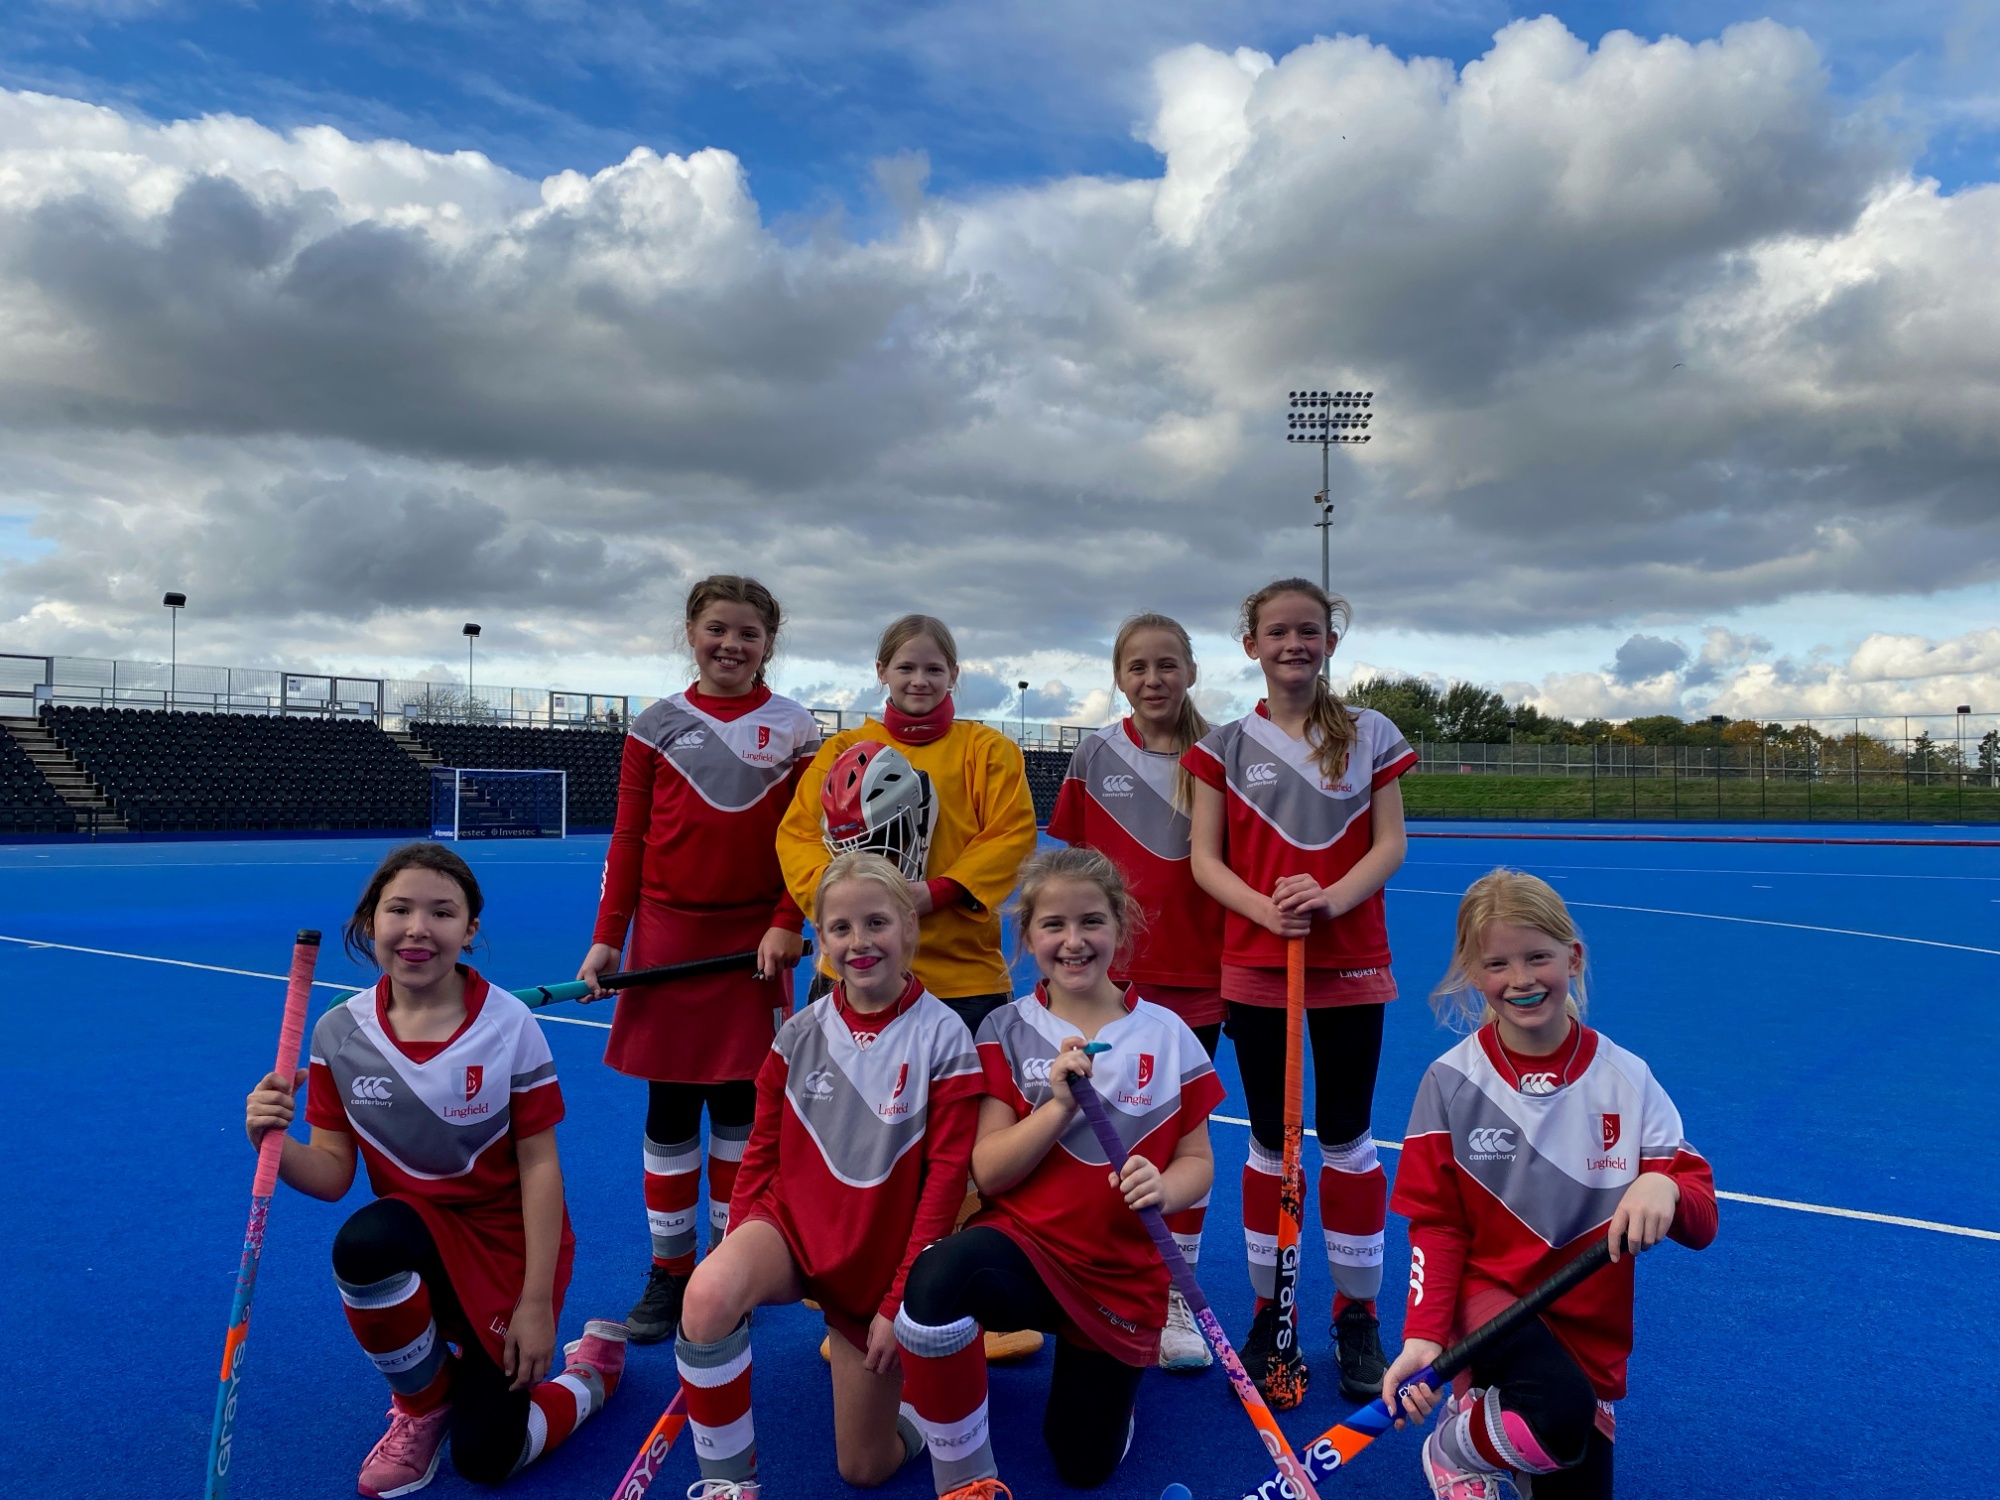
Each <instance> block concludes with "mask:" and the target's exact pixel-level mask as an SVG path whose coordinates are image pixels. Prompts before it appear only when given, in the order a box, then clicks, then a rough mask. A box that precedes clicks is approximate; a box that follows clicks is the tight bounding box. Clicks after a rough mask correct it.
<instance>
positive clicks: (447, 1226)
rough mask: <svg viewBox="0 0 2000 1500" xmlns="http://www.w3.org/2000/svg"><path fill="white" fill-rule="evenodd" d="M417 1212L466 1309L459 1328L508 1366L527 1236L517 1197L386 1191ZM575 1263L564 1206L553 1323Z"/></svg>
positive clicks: (559, 1317) (558, 1316) (502, 1365)
mask: <svg viewBox="0 0 2000 1500" xmlns="http://www.w3.org/2000/svg"><path fill="white" fill-rule="evenodd" d="M383 1196H385V1197H389V1198H396V1199H400V1200H401V1201H402V1202H404V1203H407V1204H409V1205H410V1207H412V1208H414V1209H415V1210H416V1211H417V1217H418V1218H420V1219H422V1220H423V1221H424V1228H426V1229H428V1230H429V1231H430V1232H431V1241H432V1243H434V1244H435V1245H436V1246H437V1249H438V1259H439V1260H441V1261H443V1262H444V1273H445V1275H446V1276H447V1277H449V1278H450V1279H451V1291H452V1295H453V1296H454V1297H456V1298H458V1305H459V1306H460V1307H461V1308H462V1309H464V1311H465V1321H466V1324H467V1325H468V1326H467V1327H466V1328H465V1329H464V1330H462V1331H463V1332H466V1333H470V1334H471V1335H472V1336H473V1337H474V1338H476V1339H478V1340H479V1343H480V1346H481V1347H482V1348H484V1349H485V1350H486V1352H487V1354H488V1355H489V1356H490V1357H491V1358H492V1360H493V1363H494V1364H496V1365H498V1366H500V1368H501V1369H503V1370H504V1369H505V1368H506V1367H507V1320H508V1319H510V1318H512V1317H513V1316H514V1307H515V1304H516V1303H518V1302H519V1301H520V1300H521V1280H522V1278H523V1277H524V1276H525V1275H526V1274H527V1271H528V1237H527V1232H526V1231H525V1230H524V1229H523V1227H522V1224H521V1200H520V1197H519V1196H518V1195H515V1196H513V1197H512V1198H511V1199H503V1200H500V1201H497V1202H492V1203H459V1204H449V1205H447V1204H443V1203H432V1202H431V1201H430V1200H428V1199H426V1198H419V1197H418V1196H417V1195H416V1194H414V1193H387V1194H384V1195H383ZM575 1261H576V1235H575V1234H574V1233H573V1232H572V1231H571V1230H570V1226H569V1210H568V1209H567V1208H565V1209H564V1210H563V1222H562V1240H561V1242H560V1244H559V1245H558V1247H557V1250H556V1275H555V1283H554V1285H553V1286H552V1287H551V1288H550V1291H551V1293H552V1296H551V1298H550V1300H551V1303H552V1305H553V1306H554V1309H555V1314H556V1322H557V1324H558V1325H560V1324H561V1322H562V1310H563V1297H564V1294H565V1293H566V1292H568V1291H569V1275H570V1267H571V1266H572V1265H573V1264H574V1263H575Z"/></svg>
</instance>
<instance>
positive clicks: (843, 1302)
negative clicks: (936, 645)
mask: <svg viewBox="0 0 2000 1500" xmlns="http://www.w3.org/2000/svg"><path fill="white" fill-rule="evenodd" d="M813 926H814V928H815V929H816V930H817V932H818V934H819V941H820V947H821V951H822V952H823V953H824V954H825V956H826V959H827V962H828V963H829V964H830V965H831V967H832V969H833V973H834V985H833V988H832V989H831V990H829V991H828V992H827V993H826V994H824V995H822V996H821V997H820V998H819V999H817V1000H815V1001H814V1002H813V1003H812V1004H811V1005H808V1006H807V1007H806V1008H805V1009H804V1010H801V1011H800V1012H799V1013H798V1014H797V1015H795V1016H793V1017H792V1018H791V1019H790V1020H789V1021H787V1022H786V1023H785V1025H784V1027H783V1028H782V1029H781V1030H780V1031H779V1032H778V1036H777V1040H776V1041H774V1042H773V1043H772V1044H771V1051H770V1054H769V1055H768V1056H767V1058H766V1059H765V1062H764V1066H763V1068H762V1069H761V1070H760V1071H759V1072H758V1074H757V1114H756V1121H755V1123H754V1124H753V1125H752V1127H751V1131H750V1143H749V1146H748V1148H747V1149H746V1150H745V1151H744V1153H743V1168H742V1171H741V1173H740V1174H739V1175H738V1177H737V1179H736V1196H735V1198H734V1199H733V1200H732V1202H731V1204H730V1220H729V1233H728V1234H727V1235H726V1236H725V1237H724V1238H723V1241H722V1243H721V1244H720V1245H718V1246H717V1247H716V1248H715V1249H714V1250H712V1251H710V1252H709V1254H708V1257H707V1258H706V1259H705V1260H703V1261H702V1262H701V1264H700V1265H698V1266H696V1267H695V1272H694V1278H693V1280H691V1281H690V1282H689V1283H688V1287H687V1296H686V1298H685V1300H684V1302H683V1304H682V1309H681V1325H680V1333H679V1338H678V1341H677V1342H676V1344H675V1346H674V1352H675V1355H676V1357H677V1358H678V1360H679V1362H680V1373H681V1387H682V1389H683V1390H684V1391H685V1392H686V1393H687V1407H688V1423H689V1426H690V1427H691V1428H692V1429H693V1433H694V1444H695V1454H696V1457H697V1458H698V1460H699V1461H700V1464H701V1475H702V1481H703V1485H701V1486H697V1490H700V1491H701V1492H702V1493H704V1494H706V1495H707V1496H709V1497H710V1500H724V1497H728V1500H738V1497H747V1496H754V1495H755V1494H756V1493H757V1448H756V1441H755V1434H754V1430H753V1428H752V1425H751V1418H750V1311H751V1309H752V1308H756V1307H762V1306H766V1305H769V1304H771V1303H780V1302H797V1301H799V1300H800V1299H801V1298H803V1297H811V1298H813V1299H814V1300H815V1301H816V1302H818V1303H819V1305H820V1308H821V1310H822V1311H823V1312H824V1313H825V1316H826V1321H827V1326H828V1327H829V1328H830V1329H831V1330H832V1332H833V1334H834V1335H835V1337H833V1338H832V1339H831V1340H830V1344H831V1347H830V1349H829V1351H828V1356H827V1357H828V1359H829V1360H830V1361H831V1363H832V1365H833V1423H834V1449H835V1456H836V1460H837V1462H838V1463H839V1466H840V1474H841V1477H842V1478H843V1479H845V1480H846V1481H847V1482H848V1483H849V1484H857V1485H877V1484H881V1483H882V1482H883V1481H884V1480H886V1479H888V1478H889V1477H890V1476H891V1475H893V1474H894V1473H895V1472H896V1470H897V1469H899V1468H901V1467H902V1465H903V1464H904V1463H905V1462H906V1461H907V1460H909V1459H911V1458H913V1457H915V1456H916V1454H917V1453H918V1452H920V1451H921V1450H922V1447H923V1439H922V1438H921V1437H920V1436H919V1435H918V1433H917V1431H916V1429H915V1428H914V1427H913V1426H911V1425H910V1423H909V1422H908V1421H907V1420H906V1419H903V1418H901V1417H900V1416H899V1409H900V1407H901V1404H902V1399H903V1372H902V1369H901V1367H900V1365H899V1362H898V1358H897V1351H896V1324H895V1318H896V1312H897V1309H898V1308H899V1307H900V1306H901V1305H902V1300H903V1282H904V1278H905V1277H906V1276H907V1275H908V1274H909V1269H910V1263H911V1262H912V1261H913V1260H915V1259H916V1257H917V1252H918V1251H919V1250H921V1249H922V1248H923V1247H924V1246H925V1245H927V1244H929V1243H930V1242H931V1241H932V1240H934V1239H936V1238H937V1237H938V1236H940V1235H943V1234H947V1233H949V1232H950V1230H951V1226H952V1220H953V1219H954V1217H955V1216H956V1215H957V1213H958V1206H959V1201H960V1199H961V1198H962V1196H963V1195H964V1192H965V1174H966V1170H967V1166H968V1163H969V1161H970V1159H971V1154H972V1138H973V1131H974V1129H975V1127H976V1125H977V1121H978V1100H979V1091H980V1078H979V1060H978V1057H977V1055H976V1054H975V1053H974V1051H973V1046H972V1034H971V1033H970V1032H968V1031H967V1030H966V1029H965V1023H964V1022H962V1021H960V1020H959V1019H958V1017H957V1016H955V1015H953V1014H952V1013H951V1011H950V1010H948V1009H946V1007H945V1006H944V1004H943V1002H941V1001H940V1000H938V999H937V998H936V997H935V996H933V995H931V994H930V993H929V991H927V990H926V989H925V988H924V987H923V985H922V984H920V983H919V982H918V981H917V980H916V978H915V977H913V976H912V974H911V973H910V966H911V963H912V961H913V960H914V959H915V957H916V951H917V911H916V906H915V904H914V903H913V902H912V901H911V899H910V888H909V882H908V881H907V880H905V879H904V877H903V876H902V874H901V873H900V872H899V871H898V870H897V869H896V867H895V866H894V865H892V864H890V863H889V862H888V861H887V860H886V859H883V858H882V857H881V856H880V855H875V854H843V855H840V856H839V857H837V858H836V859H835V860H834V861H833V862H832V863H831V864H830V865H828V866H827V868H826V873H825V874H824V875H823V876H822V877H821V878H820V883H819V889H818V891H817V893H816V894H815V896H814V910H813ZM704 1487H705V1488H704Z"/></svg>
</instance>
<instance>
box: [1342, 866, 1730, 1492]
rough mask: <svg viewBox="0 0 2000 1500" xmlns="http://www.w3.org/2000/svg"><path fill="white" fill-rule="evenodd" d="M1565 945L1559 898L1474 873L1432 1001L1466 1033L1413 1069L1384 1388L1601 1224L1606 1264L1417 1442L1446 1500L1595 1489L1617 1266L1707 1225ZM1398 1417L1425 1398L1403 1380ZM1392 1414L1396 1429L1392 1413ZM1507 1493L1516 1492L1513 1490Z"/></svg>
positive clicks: (1668, 1128) (1618, 1294)
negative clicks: (1599, 1022)
mask: <svg viewBox="0 0 2000 1500" xmlns="http://www.w3.org/2000/svg"><path fill="white" fill-rule="evenodd" d="M1583 968H1584V954H1583V943H1582V941H1581V940H1580V939H1579V938H1578V936H1577V931H1576V924H1575V923H1574V922H1573V921H1572V920H1571V919H1570V914H1569V910H1568V908H1566V907H1565V906H1564V905H1563V900H1562V897H1560V896H1558V895H1557V894H1556V893H1555V891H1554V890H1553V889H1552V888H1551V887H1550V886H1548V885H1547V884H1546V883H1544V882H1543V881H1540V880H1537V879H1536V878H1535V877H1534V876H1532V875H1524V874H1522V873H1520V872H1519V871H1517V870H1504V869H1503V870H1495V871H1493V873H1492V874H1490V875H1487V876H1484V877H1483V878H1481V879H1480V880H1477V881H1475V882H1474V883H1473V885H1472V887H1471V889H1470V890H1468V891H1467V892H1466V893H1465V897H1464V899H1463V900H1462V901H1460V902H1459V907H1458V939H1457V943H1456V945H1455V946H1454V948H1453V950H1452V961H1451V968H1450V970H1449V971H1448V972H1447V973H1446V974H1445V977H1444V979H1443V981H1442V982H1441V983H1440V984H1439V985H1438V987H1437V990H1436V991H1435V992H1434V993H1433V995H1432V997H1431V1000H1432V1004H1433V1005H1434V1006H1436V1008H1437V1010H1438V1013H1439V1016H1440V1018H1441V1019H1445V1020H1456V1019H1459V1018H1460V1017H1462V1018H1463V1019H1464V1020H1465V1021H1467V1022H1469V1023H1471V1024H1473V1025H1475V1026H1477V1028H1478V1029H1477V1030H1476V1031H1474V1033H1473V1034H1472V1035H1471V1036H1469V1037H1467V1038H1466V1039H1465V1040H1464V1041H1462V1042H1460V1043H1459V1044H1458V1045H1457V1046H1456V1047H1454V1048H1452V1049H1451V1051H1449V1052H1447V1053H1446V1054H1445V1055H1444V1056H1443V1057H1441V1058H1439V1059H1438V1060H1437V1061H1436V1062H1434V1063H1432V1064H1431V1066H1430V1071H1429V1072H1427V1073H1425V1075H1424V1081H1423V1085H1422V1086H1421V1087H1420V1088H1419V1089H1418V1090H1417V1102H1416V1106H1415V1107H1414V1108H1413V1109H1412V1110H1411V1112H1410V1128H1409V1130H1408V1131H1406V1132H1405V1134H1404V1141H1403V1159H1402V1163H1401V1165H1400V1166H1399V1167H1398V1169H1397V1172H1396V1196H1395V1200H1394V1203H1393V1205H1392V1206H1393V1207H1394V1208H1395V1210H1396V1212H1397V1213H1399V1214H1404V1215H1406V1216H1407V1217H1408V1218H1409V1220H1410V1297H1409V1306H1408V1309H1407V1311H1406V1312H1405V1314H1404V1318H1403V1332H1404V1339H1405V1341H1404V1344H1403V1351H1402V1353H1401V1354H1399V1355H1397V1356H1396V1362H1395V1363H1394V1364H1393V1365H1391V1366H1390V1367H1389V1370H1388V1373H1387V1374H1386V1375H1385V1376H1384V1377H1383V1380H1382V1387H1381V1392H1380V1394H1381V1396H1382V1399H1383V1400H1384V1401H1386V1402H1387V1403H1388V1404H1389V1409H1390V1410H1391V1411H1394V1410H1395V1409H1396V1388H1397V1386H1398V1385H1400V1384H1401V1383H1402V1382H1403V1381H1404V1380H1406V1379H1408V1378H1409V1377H1410V1376H1411V1375H1413V1374H1414V1373H1416V1371H1418V1370H1419V1369H1421V1368H1423V1366H1424V1365H1426V1364H1428V1363H1429V1362H1430V1361H1431V1360H1432V1359H1434V1358H1435V1357H1436V1356H1437V1354H1438V1353H1439V1352H1440V1351H1441V1349H1442V1348H1443V1346H1444V1343H1445V1341H1447V1340H1449V1339H1452V1338H1455V1337H1457V1336H1458V1335H1460V1334H1462V1333H1464V1332H1465V1331H1467V1330H1469V1329H1471V1328H1474V1327H1477V1326H1478V1325H1479V1324H1480V1323H1483V1322H1485V1321H1486V1320H1487V1319H1488V1318H1490V1317H1492V1316H1493V1315H1494V1314H1495V1313H1497V1312H1498V1311H1499V1310H1500V1309H1501V1308H1503V1307H1505V1306H1506V1305H1507V1304H1508V1303H1509V1302H1512V1301H1513V1300H1514V1299H1515V1298H1516V1297H1519V1296H1521V1295H1522V1294H1523V1293H1525V1292H1527V1291H1528V1290H1529V1289H1530V1288H1531V1287H1533V1286H1534V1285H1535V1284H1536V1283H1537V1282H1540V1281H1542V1280H1544V1279H1546V1278H1547V1277H1549V1276H1551V1275H1553V1274H1554V1273H1555V1272H1556V1271H1558V1270H1559V1269H1561V1268H1562V1267H1563V1266H1564V1265H1565V1264H1567V1263H1568V1262H1569V1261H1571V1260H1573V1259H1575V1258H1576V1257H1577V1256H1578V1255H1580V1254H1582V1253H1583V1251H1584V1250H1585V1249H1587V1248H1588V1247H1589V1245H1590V1244H1591V1242H1592V1241H1594V1240H1596V1239H1598V1238H1600V1237H1603V1238H1605V1239H1607V1240H1608V1241H1609V1243H1610V1248H1611V1256H1612V1260H1613V1264H1612V1265H1611V1266H1610V1267H1608V1268H1606V1269H1605V1270H1602V1271H1599V1272H1598V1273H1597V1274H1596V1275H1595V1276H1592V1277H1591V1278H1590V1279H1589V1280H1588V1281H1585V1282H1584V1283H1583V1284H1582V1285H1581V1286H1579V1287H1577V1288H1576V1289H1575V1290H1574V1291H1572V1292H1570V1293H1569V1294H1568V1295H1567V1296H1565V1297H1564V1298H1563V1299H1562V1300H1561V1301H1560V1302H1558V1303H1556V1304H1555V1305H1554V1306H1553V1307H1551V1308H1550V1309H1549V1310H1548V1311H1547V1312H1545V1313H1543V1314H1542V1315H1541V1317H1540V1318H1539V1319H1533V1320H1530V1321H1529V1323H1528V1324H1527V1325H1526V1327H1524V1328H1523V1329H1521V1330H1520V1331H1519V1332H1517V1333H1515V1334H1514V1335H1513V1336H1512V1337H1511V1338H1509V1339H1507V1340H1506V1341H1505V1342H1504V1343H1502V1344H1500V1345H1498V1346H1497V1347H1495V1348H1494V1349H1492V1350H1490V1351H1488V1352H1487V1354H1486V1355H1485V1356H1484V1357H1483V1358H1481V1359H1479V1360H1478V1361H1476V1362H1475V1363H1474V1364H1473V1366H1472V1368H1471V1369H1470V1370H1469V1371H1467V1372H1466V1373H1465V1374H1464V1375H1461V1376H1460V1377H1459V1385H1458V1389H1457V1391H1456V1392H1455V1394H1454V1395H1453V1396H1451V1397H1450V1398H1449V1399H1447V1400H1446V1401H1445V1402H1444V1404H1443V1406H1442V1408H1441V1411H1440V1417H1439V1421H1438V1426H1437V1430H1436V1431H1435V1432H1433V1433H1432V1434H1431V1435H1430V1436H1429V1437H1428V1438H1426V1439H1425V1440H1424V1452H1423V1465H1424V1477H1425V1478H1426V1479H1427V1480H1428V1481H1429V1482H1430V1486H1431V1493H1432V1494H1434V1495H1437V1496H1439V1497H1449V1500H1499V1496H1500V1493H1501V1491H1500V1481H1501V1479H1502V1478H1503V1477H1507V1478H1512V1479H1513V1480H1514V1482H1515V1484H1516V1486H1517V1487H1523V1481H1524V1480H1526V1479H1532V1482H1533V1486H1534V1494H1535V1500H1610V1495H1611V1439H1612V1435H1613V1430H1614V1422H1613V1413H1612V1406H1611V1403H1612V1402H1614V1401H1616V1400H1618V1399H1619V1398H1620V1397H1622V1396H1623V1395H1624V1394H1625V1364H1626V1360H1627V1358H1628V1357H1629V1356H1630V1355H1631V1352H1632V1285H1633V1278H1632V1260H1631V1257H1630V1255H1621V1252H1622V1251H1634V1252H1636V1251H1641V1250H1649V1249H1651V1248H1652V1247H1653V1246H1654V1245H1657V1244H1658V1243H1659V1242H1660V1240H1661V1238H1662V1237H1663V1236H1671V1237H1672V1238H1674V1239H1676V1240H1678V1241H1680V1242H1681V1243H1682V1244H1683V1245H1687V1246H1688V1247H1690V1248H1691V1249H1695V1250H1699V1249H1701V1248H1703V1247H1704V1246H1706V1245H1707V1244H1708V1243H1709V1242H1710V1241H1712V1240H1713V1239H1714V1238H1715V1231H1716V1225H1717V1214H1716V1202H1715V1182H1714V1179H1713V1178H1712V1177H1711V1176H1710V1174H1709V1169H1708V1163H1707V1162H1706V1161H1704V1160H1702V1158H1701V1157H1700V1155H1698V1154H1697V1153H1696V1152H1695V1150H1694V1148H1693V1147H1692V1146H1690V1145H1688V1143H1687V1142H1686V1140H1684V1139H1683V1138H1682V1136H1681V1117H1680V1112H1679V1111H1678V1110H1676V1109H1675V1108H1674V1103H1673V1100H1671V1099H1669V1098H1668V1097H1667V1094H1666V1090H1664V1089H1663V1088H1661V1087H1660V1085H1659V1083H1658V1082H1657V1081H1656V1080H1655V1079H1654V1077H1653V1074H1652V1070H1651V1069H1649V1068H1648V1067H1647V1066H1646V1064H1645V1063H1644V1062H1642V1061H1641V1060H1640V1059H1639V1058H1637V1057H1634V1056H1633V1055H1632V1054H1631V1053H1629V1052H1627V1051H1626V1050H1625V1049H1624V1048H1622V1047H1620V1046H1618V1045H1617V1044H1616V1043H1615V1042H1613V1041H1612V1040H1611V1039H1610V1038H1608V1037H1606V1036H1603V1035H1601V1034H1600V1033H1598V1032H1595V1031H1592V1030H1591V1029H1590V1028H1589V1027H1587V1026H1585V1025H1584V1024H1583V1010H1584V994H1583ZM1409 1405H1410V1407H1411V1409H1412V1410H1413V1413H1414V1415H1415V1417H1416V1419H1417V1420H1422V1419H1423V1418H1424V1417H1426V1416H1428V1415H1429V1414H1430V1413H1431V1411H1432V1410H1433V1409H1434V1408H1436V1407H1437V1393H1436V1392H1435V1391H1433V1390H1432V1389H1431V1388H1430V1387H1429V1386H1418V1387H1416V1388H1414V1390H1413V1391H1412V1393H1411V1399H1410V1403H1409ZM1397 1425H1398V1426H1400V1425H1402V1424H1401V1423H1400V1422H1398V1424H1397ZM1523 1492H1525V1489H1524V1491H1523Z"/></svg>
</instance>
